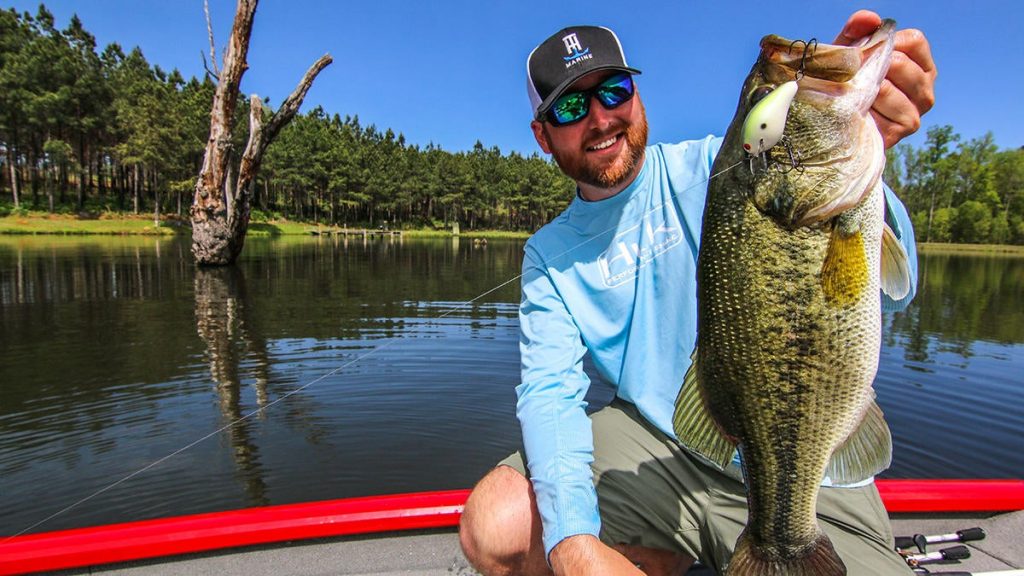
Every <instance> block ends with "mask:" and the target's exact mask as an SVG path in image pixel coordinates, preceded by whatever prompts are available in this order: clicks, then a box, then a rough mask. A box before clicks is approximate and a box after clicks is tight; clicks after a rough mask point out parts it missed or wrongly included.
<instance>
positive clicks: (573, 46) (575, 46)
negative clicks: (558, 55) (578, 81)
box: [562, 32, 594, 68]
mask: <svg viewBox="0 0 1024 576" xmlns="http://www.w3.org/2000/svg"><path fill="white" fill-rule="evenodd" d="M562 43H564V44H565V51H566V52H567V53H568V54H569V55H568V56H563V57H562V59H563V60H565V67H566V68H568V67H570V66H572V65H573V64H576V63H577V62H580V61H582V60H590V59H591V58H593V57H594V55H593V54H591V53H590V47H589V46H588V47H587V49H586V50H584V49H583V45H582V44H580V39H579V38H577V37H576V33H575V32H573V33H572V34H569V35H568V36H565V37H564V38H562Z"/></svg>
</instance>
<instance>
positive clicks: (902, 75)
mask: <svg viewBox="0 0 1024 576" xmlns="http://www.w3.org/2000/svg"><path fill="white" fill-rule="evenodd" d="M885 79H886V80H887V81H889V82H890V83H891V84H892V86H891V87H890V88H894V89H895V90H898V91H899V92H902V93H903V94H904V95H905V96H906V97H907V98H908V100H909V101H910V102H912V103H913V105H914V107H915V108H917V113H918V115H921V114H924V113H925V112H927V111H929V110H931V109H932V106H934V105H935V74H934V72H933V73H928V72H925V71H924V70H922V69H921V67H920V66H919V65H918V63H917V62H915V61H914V60H912V59H911V58H910V57H909V56H907V54H905V53H903V52H893V54H892V63H891V64H890V65H889V72H888V73H887V74H886V75H885Z"/></svg>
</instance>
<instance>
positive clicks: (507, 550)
mask: <svg viewBox="0 0 1024 576" xmlns="http://www.w3.org/2000/svg"><path fill="white" fill-rule="evenodd" d="M536 509H537V507H536V504H535V501H534V498H533V490H532V488H531V486H530V481H529V480H527V479H526V478H525V477H524V476H523V475H522V474H520V473H519V472H518V471H516V470H514V469H512V468H510V467H508V466H499V467H497V468H495V469H494V470H491V471H490V472H489V473H488V474H487V475H486V476H484V478H483V479H482V480H480V482H479V483H477V485H476V487H475V488H473V492H472V493H470V495H469V498H468V499H467V501H466V506H465V509H464V510H463V512H462V519H461V521H460V523H459V540H460V542H461V544H462V551H463V553H464V554H465V555H466V558H467V559H468V560H469V561H470V563H472V564H473V566H475V567H476V568H477V569H478V570H480V571H481V572H483V573H485V574H503V573H507V574H520V573H530V572H531V570H529V568H528V567H529V566H531V565H534V564H536V563H537V560H538V558H537V556H538V555H539V560H540V564H541V567H543V568H546V567H547V564H546V562H545V561H544V553H543V548H542V545H541V544H540V530H541V528H540V517H539V515H538V513H537V512H536Z"/></svg>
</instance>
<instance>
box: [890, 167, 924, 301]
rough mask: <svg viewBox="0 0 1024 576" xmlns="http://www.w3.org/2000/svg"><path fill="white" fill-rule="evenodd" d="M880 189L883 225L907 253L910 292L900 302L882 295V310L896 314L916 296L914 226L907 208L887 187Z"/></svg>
mask: <svg viewBox="0 0 1024 576" xmlns="http://www.w3.org/2000/svg"><path fill="white" fill-rule="evenodd" d="M882 189H883V190H884V191H885V223H886V224H888V225H889V228H891V229H892V231H893V232H894V233H895V234H896V238H898V239H899V241H900V244H902V245H903V249H904V250H906V251H907V263H908V265H909V266H910V292H908V293H907V295H906V296H904V297H903V298H902V299H900V300H893V299H892V298H890V297H889V296H887V295H886V294H885V293H882V310H885V311H886V312H898V311H900V310H903V309H905V308H906V307H907V306H908V305H910V301H911V300H913V299H914V296H915V295H916V294H917V242H916V241H915V240H914V226H913V224H911V223H910V215H908V214H907V207H906V206H904V205H903V202H902V201H901V200H900V199H899V198H898V197H897V196H896V193H895V192H893V191H892V189H891V188H889V186H887V185H885V184H883V185H882Z"/></svg>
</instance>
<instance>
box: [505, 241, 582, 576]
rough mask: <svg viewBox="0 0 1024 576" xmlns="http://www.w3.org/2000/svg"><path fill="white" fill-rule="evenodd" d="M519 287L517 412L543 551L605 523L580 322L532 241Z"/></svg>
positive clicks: (528, 246) (549, 550)
mask: <svg viewBox="0 0 1024 576" xmlns="http://www.w3.org/2000/svg"><path fill="white" fill-rule="evenodd" d="M522 287H523V297H522V303H521V304H520V310H519V322H520V343H519V347H520V354H521V357H522V383H521V384H520V385H519V386H518V387H516V394H517V396H518V402H517V406H516V414H517V416H518V417H519V422H520V426H521V427H522V431H523V445H524V447H525V449H526V460H527V465H528V466H529V469H530V480H531V481H532V483H533V489H534V493H535V494H536V497H537V509H538V512H539V513H540V516H541V520H542V523H543V542H544V551H545V553H546V554H549V555H550V554H551V551H552V549H553V548H555V545H556V544H559V543H560V542H562V541H563V540H565V539H567V538H569V537H571V536H575V535H592V536H596V535H597V534H598V532H599V531H600V528H601V522H600V517H599V515H598V510H597V491H596V490H595V488H594V482H593V473H592V472H591V469H590V463H591V461H592V460H593V436H592V434H591V429H590V419H589V418H588V417H587V414H586V403H585V402H584V400H583V398H584V396H585V395H586V391H587V389H588V388H589V386H590V379H589V378H588V377H587V375H586V374H585V373H584V372H583V356H584V354H585V353H586V349H585V348H584V346H583V344H582V342H581V339H580V333H579V329H578V328H577V326H576V324H575V322H574V321H573V319H572V316H571V315H570V314H569V311H568V310H567V309H566V307H565V303H564V301H563V300H562V297H561V295H560V294H559V293H558V290H556V289H555V287H554V285H553V284H552V281H551V278H550V277H549V276H548V272H547V270H546V269H545V266H544V263H543V259H542V258H541V256H540V255H539V254H538V253H537V251H536V250H535V249H534V247H533V246H531V245H529V244H528V245H527V249H526V254H525V257H524V259H523V279H522ZM552 560H553V558H552Z"/></svg>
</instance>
